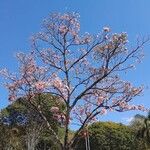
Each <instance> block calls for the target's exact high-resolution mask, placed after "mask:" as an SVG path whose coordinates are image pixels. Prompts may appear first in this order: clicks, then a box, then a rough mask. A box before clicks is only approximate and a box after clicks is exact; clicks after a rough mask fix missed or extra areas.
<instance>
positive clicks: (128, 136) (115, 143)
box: [76, 122, 146, 150]
mask: <svg viewBox="0 0 150 150" xmlns="http://www.w3.org/2000/svg"><path fill="white" fill-rule="evenodd" d="M88 130H89V137H90V148H91V150H133V149H136V150H142V149H143V150H144V149H146V148H145V145H144V141H143V140H142V139H138V138H137V137H136V134H135V132H134V130H132V128H130V127H128V126H125V125H123V124H119V123H113V122H96V123H93V124H92V125H90V126H89V128H88ZM76 149H77V150H83V149H85V139H84V136H83V135H81V136H80V138H79V142H78V143H77V144H76Z"/></svg>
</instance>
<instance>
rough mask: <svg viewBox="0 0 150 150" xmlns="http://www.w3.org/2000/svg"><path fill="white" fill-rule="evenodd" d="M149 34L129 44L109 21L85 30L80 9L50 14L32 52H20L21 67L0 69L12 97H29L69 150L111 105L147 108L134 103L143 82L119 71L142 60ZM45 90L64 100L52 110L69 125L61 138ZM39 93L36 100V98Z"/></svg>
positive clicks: (34, 39) (34, 38)
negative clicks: (42, 102)
mask: <svg viewBox="0 0 150 150" xmlns="http://www.w3.org/2000/svg"><path fill="white" fill-rule="evenodd" d="M147 40H148V39H143V40H140V41H138V42H137V45H136V46H135V47H134V48H130V47H129V45H128V41H127V34H126V33H119V34H117V33H115V34H113V33H111V31H110V28H108V27H104V28H103V30H102V31H100V32H99V33H98V34H96V35H92V34H89V33H85V34H82V35H81V33H80V23H79V15H78V14H77V13H66V14H59V13H54V14H51V15H50V16H49V17H48V18H47V19H45V20H44V22H43V25H42V30H41V32H39V33H37V34H35V35H34V36H32V38H31V41H32V42H31V43H32V44H31V52H30V53H29V54H24V53H19V54H17V58H18V61H19V63H20V66H19V70H18V73H17V74H16V73H15V74H12V73H10V72H9V71H8V70H6V69H4V70H2V71H1V74H2V75H3V76H4V77H5V78H6V79H8V80H7V81H6V83H5V85H6V87H7V89H8V90H9V100H10V101H15V100H16V99H18V98H19V97H24V98H25V99H27V100H28V101H29V102H30V104H31V105H32V106H33V107H34V108H35V109H36V111H37V112H38V113H39V114H40V115H41V117H42V118H43V120H44V121H45V123H46V124H47V126H48V128H49V130H50V131H51V133H52V134H53V135H54V136H55V139H56V140H57V141H58V143H59V144H60V145H61V148H62V149H63V150H69V149H71V148H72V145H74V141H76V139H77V137H78V135H79V133H80V132H81V131H82V129H83V128H85V127H86V126H87V125H88V124H89V123H91V122H94V121H96V119H98V118H99V116H101V115H103V114H106V113H107V112H110V111H118V112H122V111H128V110H145V109H144V107H143V106H142V105H133V104H131V103H130V102H131V101H132V99H133V98H134V97H135V96H138V95H139V94H140V93H141V92H142V89H143V88H142V87H134V86H133V85H132V84H131V83H130V82H128V81H123V80H122V79H121V76H122V74H123V72H126V71H128V70H129V69H132V68H133V66H134V63H137V62H139V61H140V60H141V57H142V55H143V54H142V51H141V49H142V47H143V45H144V43H145V42H147ZM42 93H51V94H52V95H55V96H57V97H58V98H59V101H60V103H62V102H63V103H64V105H65V110H64V111H60V110H59V107H57V106H54V107H52V108H51V109H50V110H49V111H51V112H52V113H53V117H54V119H56V120H57V121H58V122H60V123H61V125H62V126H63V127H64V129H65V133H64V140H63V141H61V140H60V139H59V138H58V136H57V134H56V133H55V131H54V130H53V129H52V128H51V125H50V123H49V121H48V118H47V117H46V116H45V115H44V113H43V112H42V110H41V105H40V99H41V95H42ZM35 96H36V98H38V99H39V103H38V105H35V104H34V102H33V101H32V100H33V99H34V97H35ZM47 100H48V99H47ZM58 105H59V102H58ZM72 125H76V126H78V130H77V132H76V133H75V134H74V136H73V137H72V139H70V138H69V137H68V134H69V128H70V127H71V126H72Z"/></svg>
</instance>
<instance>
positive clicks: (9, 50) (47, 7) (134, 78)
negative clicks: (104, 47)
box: [0, 0, 150, 123]
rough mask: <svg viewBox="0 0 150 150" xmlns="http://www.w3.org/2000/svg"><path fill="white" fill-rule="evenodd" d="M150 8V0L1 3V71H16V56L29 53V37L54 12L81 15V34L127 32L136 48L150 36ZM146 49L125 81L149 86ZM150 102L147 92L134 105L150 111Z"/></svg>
mask: <svg viewBox="0 0 150 150" xmlns="http://www.w3.org/2000/svg"><path fill="white" fill-rule="evenodd" d="M149 8H150V1H149V0H44V1H42V0H28V1H27V0H13V1H12V0H0V68H5V67H6V68H9V69H10V70H12V71H13V70H16V68H17V61H16V60H15V57H14V55H15V53H16V52H18V51H24V52H27V51H29V49H30V42H29V38H30V36H31V35H32V34H34V33H36V32H38V31H39V30H40V25H41V23H42V20H43V19H44V18H45V17H47V16H48V14H49V13H51V12H72V11H75V12H78V13H80V16H81V17H80V21H81V31H82V32H89V33H97V32H99V31H101V30H102V27H103V26H110V28H111V30H112V32H127V33H128V36H129V43H130V44H131V45H134V43H135V41H136V38H137V36H139V35H140V36H144V37H147V36H150V9H149ZM144 49H145V58H144V60H143V62H142V63H141V64H139V65H138V66H137V67H136V68H137V69H136V70H134V71H130V72H129V73H128V74H127V75H124V78H125V79H128V80H130V81H131V82H133V83H134V84H136V85H140V84H143V85H145V86H150V78H149V77H150V69H149V65H150V53H149V49H150V43H148V44H147V45H146V46H145V48H144ZM149 98H150V89H146V90H145V91H144V93H143V95H142V96H141V97H139V98H137V99H135V102H137V103H140V104H144V105H145V106H147V107H150V101H149ZM7 105H8V100H7V91H6V89H4V87H2V86H0V108H3V107H5V106H7ZM136 113H141V112H133V111H132V112H126V113H111V114H108V115H106V116H103V117H102V118H101V119H102V120H113V121H117V122H124V123H125V122H126V121H127V120H130V118H131V117H132V116H133V115H134V114H136Z"/></svg>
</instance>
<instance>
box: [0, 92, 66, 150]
mask: <svg viewBox="0 0 150 150" xmlns="http://www.w3.org/2000/svg"><path fill="white" fill-rule="evenodd" d="M47 99H49V100H48V101H47ZM52 99H55V101H54V100H52ZM33 101H34V104H38V100H37V99H36V97H35V99H34V100H33ZM56 103H57V98H56V97H53V96H51V95H50V94H48V93H46V94H43V95H42V100H41V109H42V112H43V113H44V114H45V116H46V117H47V118H48V121H49V123H50V124H51V126H52V128H53V130H55V132H57V133H58V132H60V131H59V130H60V129H61V126H60V124H58V122H56V121H55V120H54V118H53V115H52V114H51V112H50V111H49V110H48V109H50V108H52V106H55V104H56ZM57 106H58V104H57ZM63 107H64V106H63V104H61V105H60V107H59V108H60V109H63ZM0 120H1V131H2V132H3V133H4V135H5V136H4V137H2V139H1V140H0V143H1V145H2V148H3V149H5V147H6V149H8V147H10V149H15V150H16V149H17V147H18V146H19V148H18V149H19V150H21V149H22V150H24V149H28V150H35V149H38V148H39V146H40V145H41V142H44V146H45V147H46V148H47V149H48V148H50V147H51V149H52V147H54V145H55V147H56V148H57V145H56V143H55V140H53V139H54V138H53V135H52V134H51V133H50V132H49V131H48V129H47V126H46V124H44V122H43V119H42V118H41V116H40V115H38V113H37V112H36V110H34V108H33V107H32V106H30V105H29V103H28V102H27V101H26V100H24V99H23V98H20V99H17V100H16V101H15V102H14V103H13V104H11V105H9V106H7V107H6V108H5V109H3V110H2V111H1V115H0ZM59 128H60V129H59ZM5 131H6V132H5ZM61 136H62V135H61V134H60V135H59V137H61ZM45 139H47V141H46V140H45ZM8 141H10V142H8ZM14 141H15V142H14ZM15 143H18V146H17V145H15ZM42 146H43V145H42ZM40 148H41V149H44V148H43V147H41V146H40ZM47 149H46V150H47Z"/></svg>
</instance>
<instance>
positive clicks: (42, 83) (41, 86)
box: [34, 81, 46, 91]
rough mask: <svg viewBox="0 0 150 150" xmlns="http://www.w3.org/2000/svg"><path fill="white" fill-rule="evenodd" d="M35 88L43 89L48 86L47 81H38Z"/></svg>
mask: <svg viewBox="0 0 150 150" xmlns="http://www.w3.org/2000/svg"><path fill="white" fill-rule="evenodd" d="M34 86H35V89H36V90H38V91H43V90H44V88H45V87H46V83H45V82H44V81H38V82H36V83H35V84H34Z"/></svg>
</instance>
